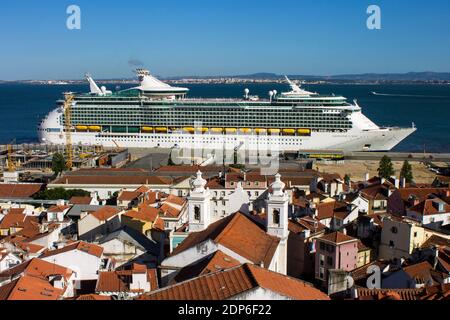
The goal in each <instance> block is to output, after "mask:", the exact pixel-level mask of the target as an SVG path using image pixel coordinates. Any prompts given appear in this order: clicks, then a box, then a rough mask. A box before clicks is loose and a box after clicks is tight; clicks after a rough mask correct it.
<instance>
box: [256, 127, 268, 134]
mask: <svg viewBox="0 0 450 320" xmlns="http://www.w3.org/2000/svg"><path fill="white" fill-rule="evenodd" d="M255 132H256V133H257V134H263V133H267V129H263V128H256V129H255Z"/></svg>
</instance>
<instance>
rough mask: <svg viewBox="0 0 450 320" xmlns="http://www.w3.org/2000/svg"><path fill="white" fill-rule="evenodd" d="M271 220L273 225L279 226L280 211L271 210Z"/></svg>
mask: <svg viewBox="0 0 450 320" xmlns="http://www.w3.org/2000/svg"><path fill="white" fill-rule="evenodd" d="M272 220H273V223H274V224H280V211H278V210H277V209H274V210H273V213H272Z"/></svg>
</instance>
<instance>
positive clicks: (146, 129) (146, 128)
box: [142, 127, 153, 132]
mask: <svg viewBox="0 0 450 320" xmlns="http://www.w3.org/2000/svg"><path fill="white" fill-rule="evenodd" d="M142 131H143V132H152V131H153V127H142Z"/></svg>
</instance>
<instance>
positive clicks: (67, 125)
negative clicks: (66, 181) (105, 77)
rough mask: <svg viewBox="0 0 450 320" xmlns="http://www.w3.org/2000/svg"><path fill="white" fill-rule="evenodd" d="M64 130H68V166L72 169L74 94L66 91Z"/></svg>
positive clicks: (68, 168)
mask: <svg viewBox="0 0 450 320" xmlns="http://www.w3.org/2000/svg"><path fill="white" fill-rule="evenodd" d="M64 98H65V100H64V130H65V131H66V168H67V170H72V167H73V146H72V104H73V99H74V96H73V94H72V93H71V92H65V93H64Z"/></svg>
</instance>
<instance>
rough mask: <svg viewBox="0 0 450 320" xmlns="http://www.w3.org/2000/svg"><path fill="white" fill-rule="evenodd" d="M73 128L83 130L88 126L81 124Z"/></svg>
mask: <svg viewBox="0 0 450 320" xmlns="http://www.w3.org/2000/svg"><path fill="white" fill-rule="evenodd" d="M75 129H77V130H79V131H85V130H87V129H88V127H87V126H83V125H78V126H75Z"/></svg>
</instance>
